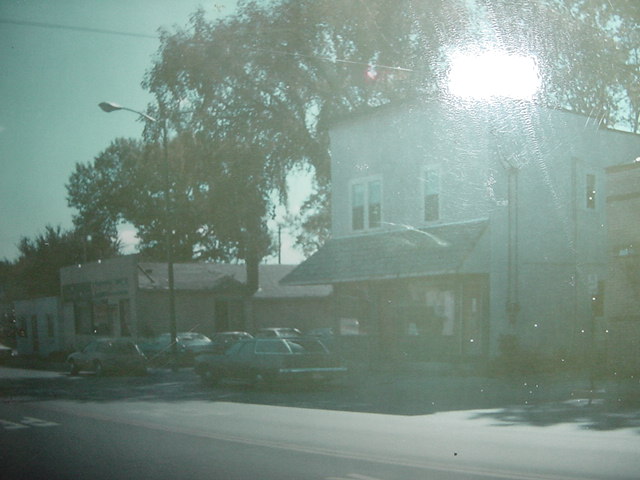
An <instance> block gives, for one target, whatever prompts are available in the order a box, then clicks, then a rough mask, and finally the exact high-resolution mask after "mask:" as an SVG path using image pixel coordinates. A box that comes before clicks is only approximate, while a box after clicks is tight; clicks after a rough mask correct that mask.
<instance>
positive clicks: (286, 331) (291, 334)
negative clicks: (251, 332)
mask: <svg viewBox="0 0 640 480" xmlns="http://www.w3.org/2000/svg"><path fill="white" fill-rule="evenodd" d="M301 336H302V332H301V331H300V330H298V329H297V328H290V327H278V328H261V329H260V330H258V331H257V332H256V337H258V338H295V337H301Z"/></svg>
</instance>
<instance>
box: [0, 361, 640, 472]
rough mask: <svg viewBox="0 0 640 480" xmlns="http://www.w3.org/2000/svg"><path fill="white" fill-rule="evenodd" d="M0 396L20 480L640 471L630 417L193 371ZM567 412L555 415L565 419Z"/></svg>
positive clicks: (1, 418)
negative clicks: (439, 404)
mask: <svg viewBox="0 0 640 480" xmlns="http://www.w3.org/2000/svg"><path fill="white" fill-rule="evenodd" d="M127 392H128V394H127ZM0 395H1V403H0V444H1V445H0V446H1V449H0V468H1V469H2V470H0V478H3V479H7V480H13V479H22V478H24V479H39V478H47V479H84V478H87V479H92V480H94V479H102V478H104V479H138V478H153V479H164V478H171V479H176V478H191V479H200V478H203V479H204V478H207V479H211V478H214V479H217V478H220V479H236V478H237V479H307V478H309V479H319V480H336V479H349V480H395V479H398V480H399V479H417V478H428V479H454V478H455V479H471V478H474V479H475V478H478V479H479V478H483V479H485V478H514V479H537V480H540V479H607V478H629V479H631V478H634V479H636V478H638V472H640V456H639V455H638V453H639V452H640V436H639V435H638V433H640V429H639V428H638V425H637V424H635V423H634V422H635V421H636V420H637V419H635V417H633V416H629V415H627V421H628V422H630V423H628V424H624V425H622V426H619V427H617V428H608V429H594V428H592V427H593V425H594V424H593V421H592V419H590V418H589V417H588V415H586V414H588V413H589V412H588V411H587V410H582V412H583V413H584V414H585V417H584V418H582V419H578V418H572V419H570V420H564V421H560V420H556V421H553V422H551V423H548V424H546V426H536V425H535V424H532V423H531V422H527V421H522V418H523V417H522V416H521V415H520V416H519V415H518V410H522V409H523V408H524V407H522V406H520V407H518V406H514V407H513V408H511V409H510V410H508V409H504V408H500V409H476V410H463V409H460V410H453V411H447V410H445V409H442V411H438V412H433V413H430V414H423V415H397V414H396V415H394V414H381V413H371V412H367V411H366V409H365V408H363V409H361V411H356V410H357V408H355V407H356V406H355V405H351V407H352V408H350V409H347V408H340V405H341V404H342V406H343V407H344V406H345V405H346V404H348V403H349V401H352V400H357V399H358V398H359V396H358V395H357V392H353V391H352V389H347V388H344V387H333V389H329V390H324V389H320V390H311V391H295V390H291V389H267V390H264V391H256V390H255V389H250V388H247V387H245V386H241V385H224V386H222V387H220V388H216V389H204V388H202V387H201V386H200V385H199V384H198V383H197V379H194V378H193V376H192V375H191V374H190V372H186V371H185V372H178V373H176V374H162V373H158V374H152V375H150V376H149V377H146V378H135V377H134V378H130V377H107V378H95V377H94V376H91V375H83V376H80V377H69V376H66V375H61V374H57V373H51V372H28V371H25V372H22V371H17V370H7V369H0ZM252 399H254V400H255V401H251V400H252ZM257 400H260V401H257ZM322 402H324V403H325V404H326V406H328V407H331V408H323V406H322ZM356 403H357V402H356ZM373 403H375V402H373ZM301 407H302V408H301ZM557 408H560V407H559V406H558V405H557V404H554V405H552V406H550V407H549V413H550V415H551V416H553V415H552V414H553V410H554V409H557ZM509 412H510V413H511V415H507V413H509ZM618 415H619V414H618Z"/></svg>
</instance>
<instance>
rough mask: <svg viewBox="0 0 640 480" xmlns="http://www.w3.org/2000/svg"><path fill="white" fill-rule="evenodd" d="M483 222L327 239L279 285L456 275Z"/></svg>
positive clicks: (480, 232) (485, 223)
mask: <svg viewBox="0 0 640 480" xmlns="http://www.w3.org/2000/svg"><path fill="white" fill-rule="evenodd" d="M487 225H488V221H487V220H477V221H471V222H464V223H456V224H448V225H439V226H435V227H430V228H424V229H416V228H412V227H409V226H406V227H405V226H399V227H400V228H399V229H398V230H394V231H389V232H384V233H377V234H369V235H360V236H357V237H343V238H336V239H332V240H329V241H328V242H327V243H326V244H325V245H324V246H323V247H322V248H321V249H320V250H318V251H317V252H316V253H315V254H313V255H312V256H311V257H309V258H308V259H307V260H305V261H304V262H303V263H301V264H300V265H299V266H298V267H297V268H295V269H294V270H293V271H292V272H291V273H289V274H288V275H287V276H285V277H284V278H283V279H282V280H281V283H282V284H284V285H322V284H334V283H344V282H358V281H367V280H384V279H390V278H406V277H420V276H433V275H445V274H453V273H457V272H458V271H459V270H460V268H461V266H462V264H463V262H464V260H465V259H466V258H467V257H468V256H469V254H470V253H471V251H472V249H473V248H474V246H475V245H476V243H477V241H478V239H479V238H480V236H481V235H482V233H483V232H484V231H485V229H486V228H487Z"/></svg>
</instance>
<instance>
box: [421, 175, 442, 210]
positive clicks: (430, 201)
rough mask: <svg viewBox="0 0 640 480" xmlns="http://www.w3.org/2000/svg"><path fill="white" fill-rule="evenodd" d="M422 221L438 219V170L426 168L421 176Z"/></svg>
mask: <svg viewBox="0 0 640 480" xmlns="http://www.w3.org/2000/svg"><path fill="white" fill-rule="evenodd" d="M422 191H423V207H424V220H425V221H426V222H433V221H435V220H439V219H440V168H438V167H435V166H429V167H426V168H425V169H424V171H423V174H422Z"/></svg>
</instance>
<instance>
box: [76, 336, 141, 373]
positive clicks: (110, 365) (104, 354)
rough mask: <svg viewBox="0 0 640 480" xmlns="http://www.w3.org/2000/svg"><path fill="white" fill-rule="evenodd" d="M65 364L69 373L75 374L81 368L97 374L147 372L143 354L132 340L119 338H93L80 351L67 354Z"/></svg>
mask: <svg viewBox="0 0 640 480" xmlns="http://www.w3.org/2000/svg"><path fill="white" fill-rule="evenodd" d="M67 364H68V365H69V371H70V373H71V375H77V374H78V373H80V372H81V371H82V370H91V371H94V372H95V373H96V374H97V375H103V374H105V373H113V372H121V373H135V374H138V375H144V374H146V373H147V358H146V357H145V355H144V354H143V353H142V352H141V351H140V349H139V348H138V346H137V345H136V344H135V343H134V342H132V341H131V340H128V339H121V338H102V339H98V340H94V341H92V342H90V343H89V344H88V345H87V346H86V347H84V348H83V349H82V350H81V351H79V352H74V353H72V354H71V355H69V356H68V357H67Z"/></svg>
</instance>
